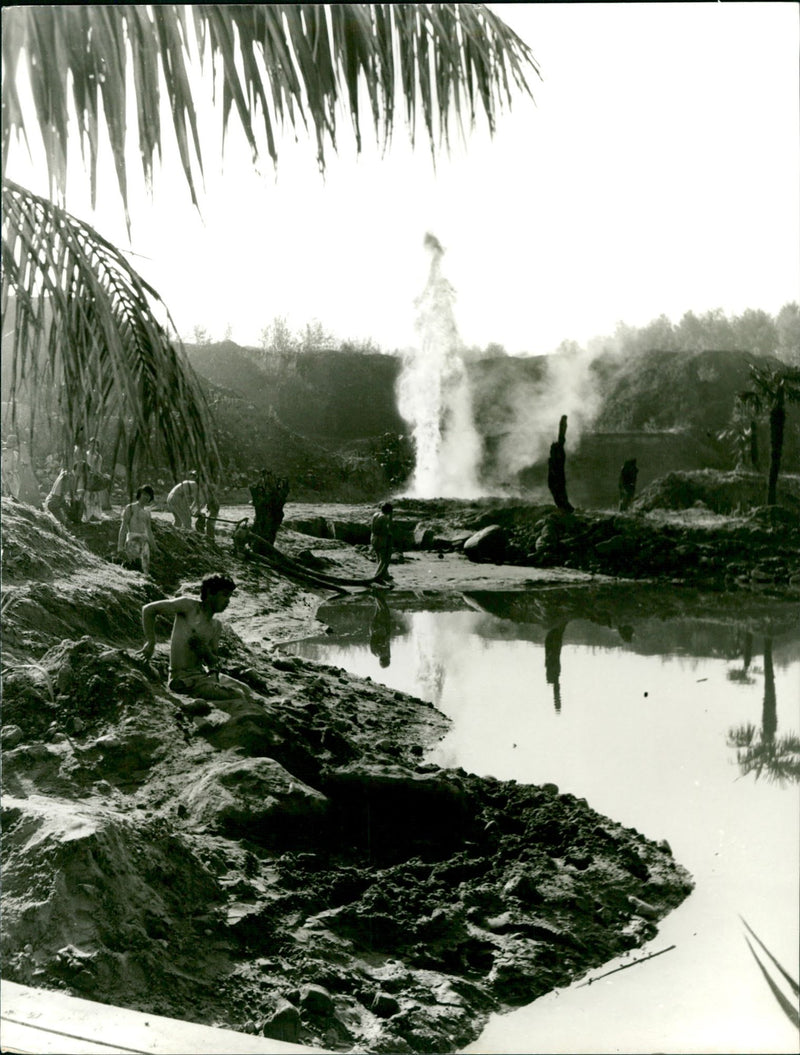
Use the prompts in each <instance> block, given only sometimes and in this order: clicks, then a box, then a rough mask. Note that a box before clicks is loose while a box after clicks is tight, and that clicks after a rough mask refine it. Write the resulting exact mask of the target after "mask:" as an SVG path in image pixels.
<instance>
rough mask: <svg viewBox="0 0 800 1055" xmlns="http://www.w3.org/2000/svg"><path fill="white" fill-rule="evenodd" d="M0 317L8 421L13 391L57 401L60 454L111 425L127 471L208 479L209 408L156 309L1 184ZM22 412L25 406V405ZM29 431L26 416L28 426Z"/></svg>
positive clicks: (109, 261) (110, 250)
mask: <svg viewBox="0 0 800 1055" xmlns="http://www.w3.org/2000/svg"><path fill="white" fill-rule="evenodd" d="M2 265H3V286H2V306H3V315H4V316H6V315H7V313H9V311H10V310H12V309H13V313H14V326H13V330H12V333H11V336H10V344H11V347H10V354H9V355H7V356H6V357H5V364H6V371H7V383H8V385H9V393H10V396H9V398H10V403H11V414H12V420H13V416H14V415H15V413H16V407H17V402H18V399H19V397H20V394H21V393H22V392H25V393H26V394H27V395H28V396H29V397H31V396H32V395H34V394H36V393H37V392H39V391H41V390H47V391H50V392H54V393H55V394H56V400H57V404H58V415H59V417H60V420H61V422H62V425H63V429H62V437H61V444H62V454H63V455H64V457H67V456H68V453H69V452H70V451H71V450H72V444H73V443H74V442H75V440H76V438H77V436H78V435H79V434H80V432H81V431H83V435H84V437H85V438H88V437H89V436H90V435H92V434H96V433H100V432H102V431H103V430H104V429H105V428H106V427H107V426H108V425H109V424H110V423H111V422H117V423H118V425H119V427H120V429H121V431H122V434H123V447H124V449H125V450H126V452H127V456H128V463H129V467H132V466H133V461H134V459H135V457H136V456H137V453H138V454H147V455H149V456H150V457H151V458H152V459H153V460H155V461H158V460H164V461H166V462H167V464H168V465H169V466H170V469H171V470H172V472H173V475H175V476H178V475H180V474H181V473H182V472H184V471H185V470H186V469H187V468H189V467H192V468H197V470H198V472H199V473H200V475H201V477H202V478H203V479H204V480H207V479H209V478H210V477H212V476H213V475H214V474H215V471H216V467H217V463H218V455H217V450H216V445H215V441H214V434H213V427H212V424H211V420H210V415H209V411H208V408H207V405H206V401H205V398H204V396H203V394H202V391H201V389H200V386H199V384H198V382H197V380H196V378H195V376H194V373H193V371H192V370H191V368H190V366H189V364H188V361H187V360H186V357H185V354H184V353H183V351H182V349H181V348H179V347H176V345H175V343H174V342H173V341H172V340H171V339H170V338H169V336H168V334H167V331H166V329H165V328H164V326H163V325H162V324H161V322H159V320H158V319H157V317H156V315H155V311H156V310H163V312H164V314H165V317H166V320H167V322H168V323H169V322H171V320H170V319H169V314H168V312H167V311H166V308H165V307H164V305H163V304H162V302H161V301H160V298H159V297H158V295H157V294H156V293H155V291H154V290H153V289H152V288H151V287H150V286H149V285H148V284H147V283H146V282H144V280H143V279H142V278H141V277H140V276H139V275H138V274H137V273H136V272H135V271H134V270H133V268H132V267H131V266H130V265H129V264H128V262H127V261H126V259H125V258H124V256H123V255H122V254H121V253H120V252H119V251H118V250H117V249H116V248H115V247H114V246H113V245H111V244H110V243H109V242H107V241H106V240H105V239H104V238H102V236H101V235H100V234H98V232H97V231H95V230H94V228H92V227H90V226H89V225H88V224H85V223H83V222H82V221H80V220H77V219H76V218H75V217H73V216H71V215H70V214H69V213H67V212H65V211H64V210H63V209H61V208H59V207H58V206H56V205H54V204H53V203H52V202H50V201H48V200H47V199H46V198H41V197H38V196H37V195H34V194H31V193H30V192H29V191H27V190H26V189H25V188H23V187H19V186H17V185H16V184H14V183H11V182H10V181H6V182H5V183H4V185H3V244H2ZM31 406H32V407H33V406H35V401H34V400H31ZM30 427H31V429H33V418H32V419H31V423H30Z"/></svg>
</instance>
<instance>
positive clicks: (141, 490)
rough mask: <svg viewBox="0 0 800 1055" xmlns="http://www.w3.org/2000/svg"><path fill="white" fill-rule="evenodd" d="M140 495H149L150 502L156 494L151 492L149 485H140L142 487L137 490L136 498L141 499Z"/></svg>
mask: <svg viewBox="0 0 800 1055" xmlns="http://www.w3.org/2000/svg"><path fill="white" fill-rule="evenodd" d="M142 495H150V501H151V502H152V501H153V499H154V498H155V497H156V493H155V491H154V490H153V488H152V487H151V486H150V484H142V486H141V487H140V488H139V489H138V490H137V492H136V497H137V498H141V497H142Z"/></svg>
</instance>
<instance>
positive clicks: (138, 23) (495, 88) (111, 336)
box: [2, 4, 538, 479]
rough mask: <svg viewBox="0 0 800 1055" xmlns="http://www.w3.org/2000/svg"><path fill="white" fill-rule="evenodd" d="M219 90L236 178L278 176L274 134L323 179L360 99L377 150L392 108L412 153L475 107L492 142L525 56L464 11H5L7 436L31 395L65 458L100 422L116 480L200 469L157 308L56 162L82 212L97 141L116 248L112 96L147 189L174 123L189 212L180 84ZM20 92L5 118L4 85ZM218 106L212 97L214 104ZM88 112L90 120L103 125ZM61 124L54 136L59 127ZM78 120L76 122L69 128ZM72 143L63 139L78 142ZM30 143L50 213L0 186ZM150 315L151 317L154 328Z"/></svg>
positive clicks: (192, 383)
mask: <svg viewBox="0 0 800 1055" xmlns="http://www.w3.org/2000/svg"><path fill="white" fill-rule="evenodd" d="M209 63H210V67H211V72H212V74H213V83H214V86H215V90H219V89H220V88H221V92H220V96H221V106H220V107H219V110H220V113H221V124H222V129H223V132H224V131H225V130H226V128H227V126H228V124H229V123H230V119H231V116H232V114H233V113H234V112H235V114H236V117H237V119H238V122H239V124H240V125H241V127H242V129H243V130H244V133H245V135H246V138H247V142H248V143H249V146H250V150H251V154H252V157H253V160H254V161H255V160H256V159H257V158H258V157H259V156H262V155H263V154H264V153H268V154H269V156H270V157H271V159H272V161H273V163H277V160H278V153H277V139H276V131H277V130H278V129H282V128H283V127H284V126H285V125H288V126H289V127H291V128H293V129H298V128H302V129H304V130H309V129H310V132H311V133H312V134H313V135H314V136H315V139H316V145H317V157H318V162H319V165H320V168H321V169H324V165H325V156H326V151H330V150H331V149H333V150H334V151H335V150H336V146H337V139H336V137H337V120H338V119H339V111H340V109H341V108H343V109H344V111H345V113H349V115H350V118H351V121H352V125H353V129H354V132H355V137H356V149H357V150H360V148H361V125H362V119H363V118H364V116H365V115H364V113H363V110H364V109H365V107H364V100H366V103H367V106H366V109H367V115H366V117H367V119H368V120H369V121H370V122H371V123H372V126H373V133H374V135H375V136H376V138H377V140H378V142H379V144H380V146H381V148H382V149H386V147H387V146H388V145H389V143H390V141H391V135H392V130H393V127H394V124H395V106H396V104H397V103H399V104H400V105H401V106H402V108H403V110H404V112H405V118H406V122H407V125H408V129H409V132H410V135H411V140H412V143H413V142H414V141H415V138H416V134H417V124H418V122H419V121H420V120H421V121H422V124H423V125H424V130H425V134H426V137H427V139H428V141H429V143H430V147H431V150H432V152H433V153H434V154H435V152H436V151H437V150H438V149H439V148H440V147H441V146H442V145H444V146H448V145H449V141H450V131H451V127H452V125H453V123H454V122H457V124H458V126H459V127H461V126H462V124H463V118H464V117H466V118H468V120H469V126H470V127H472V126H473V125H474V122H475V118H476V112H477V110H478V108H481V109H482V110H483V112H484V114H485V116H486V118H487V121H488V126H489V130H490V132H493V131H494V129H495V124H496V118H497V114H498V112H499V111H500V110H501V109H502V108H503V106H504V105H510V103H511V99H512V95H513V93H514V92H515V91H520V92H524V93H527V94H528V95H530V87H529V85H528V82H527V79H526V74H528V73H529V72H530V71H533V72H534V73H536V74H538V69H537V66H536V64H535V62H534V60H533V57H532V55H531V53H530V50H529V48H528V47H527V45H525V44H524V43H523V41H521V40H520V38H519V37H517V36H516V34H515V33H513V32H512V31H511V29H509V28H508V27H507V26H506V25H505V23H504V22H503V21H502V20H501V19H500V18H498V17H497V16H496V15H495V14H493V13H492V12H491V11H490V10H488V9H487V8H486V7H484V6H483V5H481V4H463V5H462V4H335V5H334V4H331V5H328V4H238V5H224V4H223V5H216V4H211V5H204V4H198V5H173V4H163V5H152V6H146V5H126V4H120V5H100V4H97V5H95V4H89V5H82V4H76V5H52V6H33V5H31V6H18V7H14V8H5V9H4V11H3V64H4V77H3V87H2V105H3V128H2V149H3V243H2V263H3V289H2V306H3V315H4V316H6V312H7V310H9V311H12V312H13V317H14V334H13V338H12V340H11V341H10V347H9V348H8V349H7V350H6V354H5V355H4V359H5V360H6V365H7V371H8V376H9V377H10V379H11V381H10V393H9V398H10V403H11V413H12V419H13V417H14V416H15V415H16V408H17V402H18V397H19V394H20V392H21V391H22V390H23V389H24V388H25V387H26V386H27V390H28V393H29V394H30V393H33V392H36V393H37V394H38V395H41V394H42V393H47V397H48V400H49V404H50V405H51V406H55V407H57V411H58V414H59V415H60V418H61V420H62V422H63V429H62V436H61V446H62V452H63V453H64V454H65V456H66V455H68V452H69V451H71V449H72V444H73V442H74V440H75V438H76V437H77V435H78V434H79V433H80V430H81V429H83V430H84V435H87V436H88V435H89V434H90V433H95V434H96V433H98V432H100V431H102V430H103V429H104V427H106V426H107V425H109V424H110V423H115V424H116V428H117V429H118V435H119V437H120V440H121V442H122V444H123V446H124V449H125V451H126V455H127V459H128V464H129V466H130V465H132V464H133V461H134V459H135V457H136V456H137V452H138V453H139V454H141V453H144V452H147V453H148V454H149V455H151V456H154V455H156V454H157V453H158V452H159V451H160V452H161V453H162V454H164V455H166V457H167V459H168V461H169V463H170V465H171V467H172V468H173V472H174V473H179V472H180V471H182V469H183V468H185V467H188V466H189V465H192V466H194V467H197V468H198V470H199V472H200V475H201V477H203V478H204V479H210V478H211V477H213V475H214V471H215V465H216V459H217V455H216V449H215V445H214V441H213V438H212V436H213V429H212V427H211V421H210V412H209V409H208V407H207V405H206V402H205V400H204V398H203V396H202V393H201V390H200V387H199V385H198V384H197V382H196V379H195V378H194V376H193V374H192V371H191V369H190V367H189V365H188V361H187V360H186V357H185V355H184V353H183V350H182V348H180V347H177V348H176V345H175V342H174V341H173V339H172V338H171V337H170V329H171V330H172V331H174V326H172V323H171V320H170V318H169V314H168V312H167V311H166V309H165V306H164V305H163V304H162V303H161V301H160V298H159V297H158V294H157V293H156V292H155V291H154V290H152V289H151V288H150V287H149V286H148V285H147V284H146V283H145V282H144V281H143V280H142V279H141V278H140V277H139V276H138V275H137V274H136V273H135V271H134V270H133V269H132V268H131V267H130V266H129V264H128V263H127V261H126V260H125V258H124V256H123V255H122V254H121V253H120V252H119V251H118V250H116V249H115V248H114V247H113V246H112V245H110V244H109V243H108V242H107V241H105V240H104V239H103V238H102V237H101V236H100V235H99V234H98V232H97V231H95V230H94V229H93V228H91V227H90V226H88V225H87V224H85V223H81V222H80V221H79V220H77V219H76V218H74V217H72V216H70V215H69V214H68V213H67V212H65V210H64V208H63V203H64V192H65V183H66V172H67V159H68V155H69V154H70V153H72V152H74V150H75V149H76V146H77V145H80V149H81V153H82V155H83V156H84V157H85V158H86V159H87V161H88V173H89V178H90V181H91V192H92V202H94V200H95V193H96V187H97V157H98V143H99V138H100V135H101V130H102V134H104V135H105V136H106V137H107V140H108V144H109V146H110V148H111V155H112V157H113V159H114V165H115V170H116V178H117V183H118V186H119V191H120V195H121V202H122V207H123V209H124V211H125V217H126V221H127V223H128V230H129V231H130V218H129V215H128V186H127V179H128V174H129V173H128V168H127V164H126V153H125V151H126V144H127V131H126V120H127V114H128V98H127V95H128V92H129V90H130V89H131V87H132V89H133V94H134V96H135V104H136V113H137V122H136V127H135V129H133V130H132V135H134V136H135V137H136V145H137V147H138V151H139V155H140V157H141V163H142V171H143V174H144V177H145V180H146V182H147V184H148V185H151V179H152V174H153V167H154V158H155V157H156V156H157V155H159V154H160V152H161V148H162V142H163V141H165V140H166V137H167V130H166V129H165V128H164V127H162V124H161V98H162V92H163V93H164V94H165V96H166V101H167V102H168V104H169V108H170V112H171V114H172V134H173V135H174V137H175V141H176V143H177V146H178V150H179V156H180V159H181V165H182V169H183V174H184V176H185V180H186V185H187V188H188V190H189V193H190V194H191V197H192V201H193V202H194V203H195V204H196V205H197V204H198V200H199V199H198V193H197V179H198V177H202V173H203V154H202V150H201V143H200V138H199V135H198V125H197V109H196V105H197V104H196V97H197V93H198V85H197V83H196V77H194V74H195V72H196V70H197V69H198V68H199V69H200V70H202V68H203V66H204V64H206V65H207V64H209ZM23 67H24V70H25V72H27V76H28V78H29V81H30V85H31V92H32V99H33V103H32V112H27V111H26V107H25V106H23V105H22V103H21V98H20V94H19V88H18V83H17V73H18V72H19V71H22V69H23ZM220 96H217V95H215V97H214V101H215V102H216V101H217V98H220ZM101 112H102V117H101ZM71 117H72V118H73V120H72V121H71V120H70V118H71ZM75 119H76V120H75ZM76 129H77V131H76ZM34 130H37V131H38V133H39V135H40V136H41V140H42V142H43V145H44V147H45V153H46V157H47V168H48V177H49V183H50V197H49V199H44V198H40V197H37V196H35V195H33V194H31V193H30V192H29V191H28V190H26V189H25V188H24V187H21V186H18V185H16V184H14V183H12V182H10V181H9V180H7V179H6V162H7V160H8V158H9V154H10V148H12V147H13V146H15V145H16V143H17V141H18V140H19V139H20V138H22V139H27V138H28V137H29V136H30V134H31V133H32V132H33V131H34ZM158 315H160V316H161V318H159V317H158Z"/></svg>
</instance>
